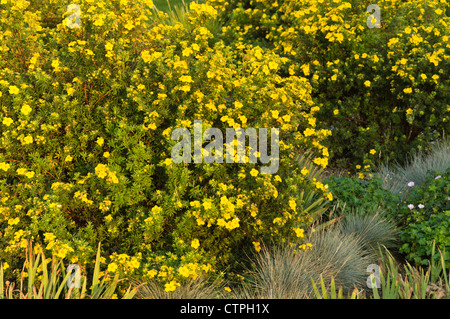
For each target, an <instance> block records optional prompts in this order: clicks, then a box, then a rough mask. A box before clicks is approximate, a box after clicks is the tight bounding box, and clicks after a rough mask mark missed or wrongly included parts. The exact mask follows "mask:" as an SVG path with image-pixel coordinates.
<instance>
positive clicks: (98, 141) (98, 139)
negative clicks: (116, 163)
mask: <svg viewBox="0 0 450 319" xmlns="http://www.w3.org/2000/svg"><path fill="white" fill-rule="evenodd" d="M104 142H105V140H104V139H103V137H99V138H97V144H98V145H100V146H102V145H103V143H104Z"/></svg>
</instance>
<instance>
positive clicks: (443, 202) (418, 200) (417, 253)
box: [393, 168, 450, 265]
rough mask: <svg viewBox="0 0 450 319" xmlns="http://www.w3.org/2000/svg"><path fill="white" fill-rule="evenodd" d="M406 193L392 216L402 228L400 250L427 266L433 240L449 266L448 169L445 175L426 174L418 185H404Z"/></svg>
mask: <svg viewBox="0 0 450 319" xmlns="http://www.w3.org/2000/svg"><path fill="white" fill-rule="evenodd" d="M408 186H409V187H408V190H407V192H406V193H405V196H404V198H403V200H402V202H401V203H400V205H399V209H398V211H397V212H396V214H395V215H394V216H393V217H395V218H396V219H397V220H398V221H399V223H400V224H401V226H403V227H402V228H403V229H402V232H401V233H400V239H401V240H402V242H403V245H402V247H401V248H400V251H401V252H403V253H405V254H406V255H407V258H408V259H409V260H411V261H414V262H416V263H418V264H422V265H426V264H428V262H429V260H430V258H431V253H432V245H433V241H435V242H436V247H438V248H440V249H441V250H442V251H443V250H444V248H446V253H445V255H444V259H445V262H446V264H447V265H450V251H449V247H450V241H449V239H450V232H449V229H450V228H449V225H450V197H449V194H450V168H448V169H447V170H446V171H445V172H442V173H440V172H435V173H434V174H432V173H430V176H428V178H427V179H426V180H425V182H424V183H422V184H421V185H420V186H417V185H415V184H414V183H413V182H410V183H408Z"/></svg>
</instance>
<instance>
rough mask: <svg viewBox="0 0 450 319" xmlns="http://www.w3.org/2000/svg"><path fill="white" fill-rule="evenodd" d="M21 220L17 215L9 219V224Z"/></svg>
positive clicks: (14, 223)
mask: <svg viewBox="0 0 450 319" xmlns="http://www.w3.org/2000/svg"><path fill="white" fill-rule="evenodd" d="M19 221H20V218H19V217H16V218H12V219H9V220H8V225H11V226H12V225H17V224H18V223H19Z"/></svg>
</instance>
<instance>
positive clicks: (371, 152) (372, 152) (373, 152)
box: [369, 149, 377, 155]
mask: <svg viewBox="0 0 450 319" xmlns="http://www.w3.org/2000/svg"><path fill="white" fill-rule="evenodd" d="M376 152H377V151H375V150H374V149H371V150H370V151H369V153H370V154H372V155H374V154H375V153H376Z"/></svg>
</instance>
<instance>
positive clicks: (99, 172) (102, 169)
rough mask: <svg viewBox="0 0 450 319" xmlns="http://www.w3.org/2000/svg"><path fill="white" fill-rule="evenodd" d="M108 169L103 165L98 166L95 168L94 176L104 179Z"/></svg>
mask: <svg viewBox="0 0 450 319" xmlns="http://www.w3.org/2000/svg"><path fill="white" fill-rule="evenodd" d="M107 172H108V167H107V166H106V165H104V164H98V165H97V166H96V167H95V174H96V175H97V176H98V177H100V178H105V177H106V176H107V175H108V173H107Z"/></svg>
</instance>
